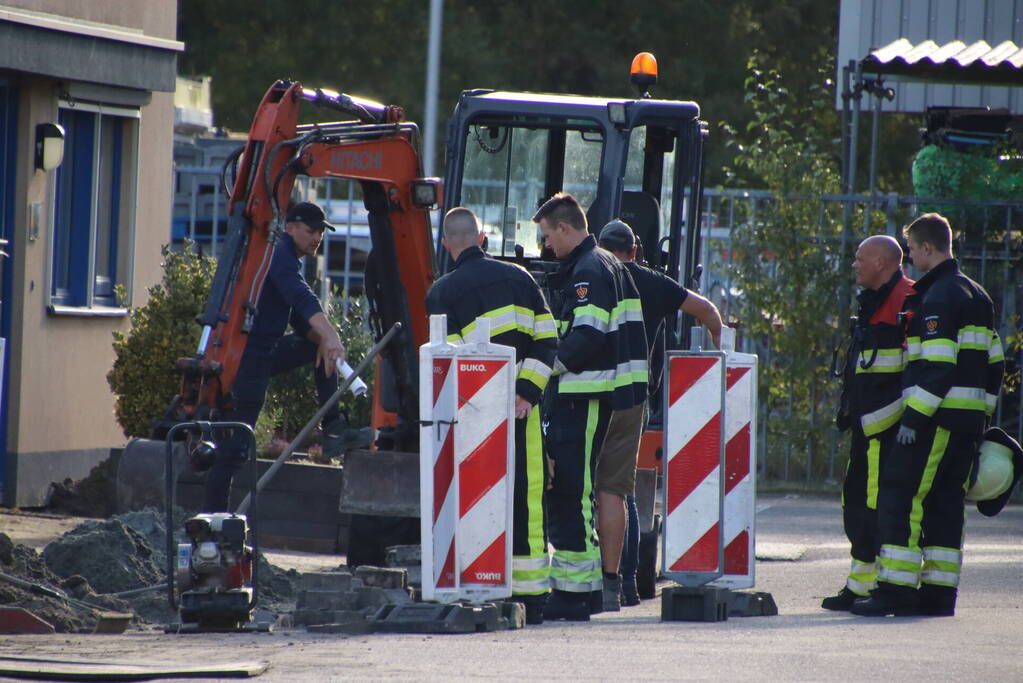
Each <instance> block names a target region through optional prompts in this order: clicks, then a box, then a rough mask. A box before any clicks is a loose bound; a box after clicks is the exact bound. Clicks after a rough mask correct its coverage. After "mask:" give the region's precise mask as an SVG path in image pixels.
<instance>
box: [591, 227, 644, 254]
mask: <svg viewBox="0 0 1023 683" xmlns="http://www.w3.org/2000/svg"><path fill="white" fill-rule="evenodd" d="M597 242H599V243H600V246H602V247H605V248H610V249H613V250H616V251H631V250H632V248H633V247H634V246H636V234H635V233H634V232H632V228H630V227H629V224H628V223H626V222H625V221H618V220H614V221H611V222H610V223H608V224H607V225H605V226H604V227H603V229H601V231H600V237H598V238H597Z"/></svg>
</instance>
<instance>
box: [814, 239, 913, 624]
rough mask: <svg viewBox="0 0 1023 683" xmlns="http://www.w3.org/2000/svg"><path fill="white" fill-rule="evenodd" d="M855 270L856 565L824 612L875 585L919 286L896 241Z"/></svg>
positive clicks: (877, 246)
mask: <svg viewBox="0 0 1023 683" xmlns="http://www.w3.org/2000/svg"><path fill="white" fill-rule="evenodd" d="M852 268H853V273H854V275H855V277H856V284H857V285H859V286H860V287H862V290H861V291H860V294H859V296H858V297H857V300H858V301H859V311H858V315H857V317H855V318H853V319H852V327H851V333H852V339H851V340H850V342H849V347H848V352H847V354H846V361H845V368H844V370H843V373H842V399H841V401H840V404H839V412H838V417H837V419H836V424H837V426H838V428H839V430H841V431H845V430H846V429H849V430H851V444H850V446H851V447H850V450H849V464H848V466H847V468H846V473H845V482H844V484H843V485H842V522H843V525H844V527H845V535H846V537H847V538H848V539H849V544H850V546H851V555H852V566H851V567H850V569H849V575H848V576H847V577H846V581H845V587H843V588H842V590H841V591H839V593H838V595H833V596H831V597H827V598H824V601H823V602H821V607H823V608H824V609H828V610H843V611H847V610H848V609H849V608H850V607H852V604H853V601H855V600H856V599H857V598H862V597H866V596H867V594H868V593H869V592H870V591H871V590H873V589H874V588H875V587H876V581H877V483H878V474H879V472H880V468H881V467H883V464H884V461H885V459H886V458H887V457H888V453H889V452H890V451H891V449H892V445H893V444H894V443H895V433H896V432H897V431H898V423H899V417H901V415H902V371H903V369H904V368H905V363H906V361H905V357H904V356H905V354H904V352H903V348H902V345H903V341H904V337H905V335H904V333H903V327H902V325H901V324H900V322H899V320H898V317H899V313H900V312H901V311H902V306H903V302H904V301H905V299H906V297H907V296H908V295H909V294H910V293H912V291H913V281H912V280H910V279H909V278H908V277H906V276H905V275H904V274H903V272H902V247H900V246H899V243H898V242H897V241H896V240H895V238H894V237H889V236H887V235H874V236H873V237H868V238H867V239H865V240H863V242H861V243H860V246H859V248H858V249H857V250H856V256H855V258H854V260H853V266H852Z"/></svg>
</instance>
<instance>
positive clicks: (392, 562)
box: [385, 545, 423, 567]
mask: <svg viewBox="0 0 1023 683" xmlns="http://www.w3.org/2000/svg"><path fill="white" fill-rule="evenodd" d="M386 553H387V554H386V560H385V562H386V564H387V566H388V567H413V566H416V567H418V566H420V565H421V564H422V563H423V548H422V546H420V545H392V546H390V547H388V548H387V550H386Z"/></svg>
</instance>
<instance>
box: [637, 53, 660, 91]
mask: <svg viewBox="0 0 1023 683" xmlns="http://www.w3.org/2000/svg"><path fill="white" fill-rule="evenodd" d="M630 80H632V84H633V85H635V86H636V87H637V88H638V89H639V93H640V97H650V93H649V90H650V86H652V85H654V84H656V83H657V58H656V57H654V56H653V55H652V54H650V53H649V52H640V53H639V54H638V55H636V56H635V57H633V58H632V68H631V69H630Z"/></svg>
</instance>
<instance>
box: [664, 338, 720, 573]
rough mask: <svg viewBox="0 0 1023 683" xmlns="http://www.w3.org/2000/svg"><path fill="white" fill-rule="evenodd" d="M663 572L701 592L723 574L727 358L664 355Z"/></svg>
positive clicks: (703, 354) (708, 354) (704, 354)
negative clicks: (665, 377) (724, 422)
mask: <svg viewBox="0 0 1023 683" xmlns="http://www.w3.org/2000/svg"><path fill="white" fill-rule="evenodd" d="M665 392H666V396H665V405H666V406H667V410H666V411H665V419H664V498H663V504H664V508H663V509H664V543H663V551H662V560H663V568H664V574H665V576H667V577H668V578H670V579H672V580H673V581H676V582H677V583H679V584H681V585H683V586H690V587H696V586H702V585H704V584H706V583H708V582H710V581H713V580H714V579H716V578H718V577H720V576H721V574H722V573H723V564H724V557H723V550H724V547H723V546H724V542H723V525H722V518H723V514H724V510H723V507H724V506H723V503H724V478H723V477H722V470H723V467H722V465H723V462H724V443H723V440H722V425H723V422H722V420H723V414H724V409H725V354H723V353H720V352H716V351H715V352H711V351H671V352H668V354H667V381H666V382H665Z"/></svg>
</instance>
